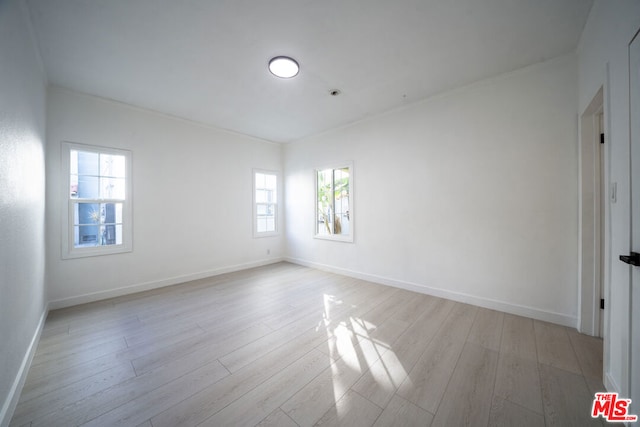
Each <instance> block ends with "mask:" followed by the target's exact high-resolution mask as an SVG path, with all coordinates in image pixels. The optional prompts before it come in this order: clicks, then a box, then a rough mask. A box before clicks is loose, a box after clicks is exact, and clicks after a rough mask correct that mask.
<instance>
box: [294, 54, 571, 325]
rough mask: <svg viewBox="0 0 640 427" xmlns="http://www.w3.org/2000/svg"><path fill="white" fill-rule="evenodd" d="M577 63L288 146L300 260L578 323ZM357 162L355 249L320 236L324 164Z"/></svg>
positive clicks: (549, 66) (467, 90) (529, 71)
mask: <svg viewBox="0 0 640 427" xmlns="http://www.w3.org/2000/svg"><path fill="white" fill-rule="evenodd" d="M576 71H577V69H576V58H575V56H573V55H571V56H566V57H562V58H558V59H555V60H552V61H550V62H546V63H541V64H537V65H534V66H531V67H528V68H526V69H522V70H520V71H517V72H514V73H510V74H507V75H502V76H499V77H497V78H493V79H490V80H486V81H483V82H480V83H477V84H475V85H472V86H469V87H464V88H461V89H458V90H455V91H452V92H449V93H446V94H443V95H442V96H438V97H435V98H432V99H429V100H426V101H423V102H420V103H417V104H414V105H411V106H408V107H406V108H404V109H401V110H397V111H393V112H390V113H388V114H386V115H383V116H379V117H375V118H373V119H370V120H367V121H363V122H359V123H356V124H354V125H352V126H348V127H345V128H342V129H338V130H335V131H331V132H328V133H325V134H322V135H319V136H315V137H311V138H308V139H305V140H302V141H300V142H296V143H294V144H290V145H287V146H286V147H285V174H286V181H285V186H286V196H285V199H286V201H285V203H286V208H287V222H286V233H287V243H288V247H287V256H288V257H289V259H291V260H294V261H297V262H300V263H303V264H308V265H314V266H319V267H324V268H328V269H332V270H336V271H342V272H343V273H347V274H351V275H355V276H360V277H366V278H368V279H370V280H376V281H379V282H382V283H388V284H392V285H397V286H401V287H407V288H411V289H415V290H420V291H423V292H427V293H432V294H436V295H441V296H445V297H448V298H453V299H456V300H461V301H468V302H471V303H474V304H479V305H483V306H487V307H493V308H497V309H501V310H505V311H509V312H515V313H520V314H524V315H528V316H532V317H536V318H542V319H546V320H550V321H553V322H557V323H561V324H566V325H570V326H574V327H575V326H576V315H577V295H578V290H577V227H578V223H577V218H578V215H577V193H578V192H577V178H578V174H577V173H578V172H577V170H578V169H577V168H578V162H577V110H576V103H577V81H576V80H577V79H576ZM344 160H353V162H354V172H355V194H354V197H355V200H354V207H353V209H352V211H353V215H354V217H355V218H354V220H355V242H354V243H353V244H349V243H339V242H332V241H325V240H319V239H314V238H313V229H314V225H313V219H314V211H313V210H314V201H313V199H314V193H313V169H314V168H315V167H320V166H325V165H331V164H332V162H342V161H344Z"/></svg>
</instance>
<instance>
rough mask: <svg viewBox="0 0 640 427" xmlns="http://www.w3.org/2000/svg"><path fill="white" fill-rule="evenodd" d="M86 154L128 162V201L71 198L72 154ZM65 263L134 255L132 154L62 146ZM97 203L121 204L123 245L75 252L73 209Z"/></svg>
mask: <svg viewBox="0 0 640 427" xmlns="http://www.w3.org/2000/svg"><path fill="white" fill-rule="evenodd" d="M72 150H78V151H87V152H93V153H101V154H114V155H120V156H124V158H125V198H124V199H101V198H97V199H84V200H83V199H73V198H71V197H70V195H69V190H70V188H71V151H72ZM61 155H62V159H61V160H62V161H61V166H62V168H61V174H62V179H61V180H60V181H61V183H62V189H61V194H62V211H61V212H62V215H61V216H62V235H61V237H62V238H61V241H62V259H73V258H84V257H91V256H100V255H110V254H118V253H125V252H131V251H132V250H133V209H132V205H133V200H132V199H133V192H132V188H133V185H132V177H133V175H132V157H133V156H132V153H131V151H129V150H122V149H117V148H109V147H100V146H96V145H87V144H80V143H75V142H67V141H64V142H62V150H61ZM87 200H88V201H90V202H94V203H112V202H113V203H122V244H120V245H104V246H91V247H81V248H76V247H75V245H74V205H75V204H77V203H79V202H86V201H87Z"/></svg>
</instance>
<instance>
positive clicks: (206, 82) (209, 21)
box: [27, 0, 592, 142]
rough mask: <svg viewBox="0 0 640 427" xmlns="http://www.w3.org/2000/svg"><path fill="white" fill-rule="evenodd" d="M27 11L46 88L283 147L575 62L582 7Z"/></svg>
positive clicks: (214, 4)
mask: <svg viewBox="0 0 640 427" xmlns="http://www.w3.org/2000/svg"><path fill="white" fill-rule="evenodd" d="M27 4H28V6H29V9H30V11H31V14H32V20H33V25H34V28H35V32H36V36H37V38H38V42H39V44H40V48H41V51H42V57H43V60H44V63H45V67H46V70H47V75H48V78H49V81H50V82H51V83H53V84H57V85H61V86H64V87H68V88H71V89H75V90H78V91H82V92H86V93H90V94H93V95H98V96H102V97H106V98H111V99H115V100H118V101H121V102H125V103H128V104H132V105H136V106H140V107H144V108H149V109H152V110H156V111H160V112H163V113H167V114H172V115H175V116H179V117H183V118H186V119H190V120H194V121H198V122H203V123H207V124H210V125H214V126H217V127H220V128H224V129H229V130H233V131H236V132H240V133H243V134H247V135H252V136H256V137H259V138H263V139H267V140H270V141H277V142H289V141H294V140H297V139H300V138H302V137H305V136H308V135H312V134H315V133H319V132H322V131H324V130H327V129H331V128H335V127H338V126H341V125H344V124H347V123H350V122H353V121H356V120H359V119H362V118H364V117H367V116H371V115H373V114H377V113H380V112H383V111H386V110H390V109H393V108H395V107H399V106H401V105H403V104H405V103H410V102H415V101H416V100H419V99H422V98H425V97H428V96H430V95H433V94H435V93H438V92H442V91H444V90H447V89H451V88H454V87H458V86H461V85H464V84H468V83H471V82H473V81H477V80H480V79H483V78H486V77H489V76H493V75H496V74H499V73H503V72H507V71H511V70H515V69H518V68H521V67H523V66H526V65H529V64H532V63H535V62H539V61H543V60H546V59H550V58H553V57H555V56H558V55H562V54H565V53H569V52H572V51H574V50H575V48H576V45H577V43H578V40H579V38H580V34H581V31H582V28H583V26H584V24H585V21H586V19H587V15H588V13H589V10H590V8H591V4H592V0H270V1H265V0H134V1H131V0H27ZM277 55H289V56H292V57H294V58H296V59H297V60H298V62H299V63H300V66H301V70H300V74H299V75H298V76H297V77H296V78H294V79H290V80H282V79H278V78H276V77H274V76H272V75H271V74H270V73H269V71H268V69H267V63H268V61H269V59H270V58H271V57H273V56H277ZM334 88H337V89H340V90H341V91H342V94H341V95H339V96H337V97H332V96H330V95H329V90H331V89H334Z"/></svg>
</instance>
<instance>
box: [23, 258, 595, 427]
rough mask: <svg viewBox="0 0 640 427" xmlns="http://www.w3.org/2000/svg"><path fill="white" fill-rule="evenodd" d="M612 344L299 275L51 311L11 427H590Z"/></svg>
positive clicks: (254, 276) (276, 272)
mask: <svg viewBox="0 0 640 427" xmlns="http://www.w3.org/2000/svg"><path fill="white" fill-rule="evenodd" d="M601 373H602V342H601V340H599V339H596V338H592V337H587V336H584V335H580V334H578V333H577V332H576V331H575V330H573V329H569V328H566V327H562V326H557V325H553V324H549V323H544V322H539V321H535V320H531V319H527V318H524V317H518V316H513V315H510V314H505V313H501V312H497V311H492V310H487V309H483V308H478V307H474V306H471V305H466V304H461V303H457V302H453V301H449V300H444V299H440V298H435V297H431V296H427V295H422V294H417V293H413V292H409V291H404V290H400V289H395V288H390V287H385V286H381V285H377V284H373V283H369V282H364V281H361V280H357V279H352V278H348V277H343V276H338V275H335V274H330V273H326V272H321V271H317V270H314V269H310V268H305V267H300V266H296V265H292V264H288V263H280V264H275V265H271V266H267V267H261V268H256V269H252V270H247V271H242V272H237V273H232V274H225V275H222V276H217V277H213V278H209V279H204V280H199V281H195V282H189V283H185V284H182V285H177V286H172V287H167V288H163V289H158V290H154V291H149V292H144V293H139V294H135V295H129V296H125V297H120V298H115V299H110V300H106V301H101V302H97V303H92V304H86V305H82V306H77V307H72V308H68V309H64V310H58V311H53V312H51V313H50V314H49V317H48V318H47V321H46V324H45V327H44V330H43V333H42V337H41V340H40V343H39V345H38V349H37V353H36V355H35V358H34V360H33V364H32V366H31V368H30V371H29V375H28V378H27V381H26V384H25V386H24V389H23V391H22V395H21V398H20V401H19V403H18V406H17V408H16V411H15V413H14V416H13V419H12V421H11V425H12V426H34V427H35V426H75V425H87V426H116V425H123V426H146V427H150V426H153V427H161V426H167V427H170V426H171V427H172V426H197V425H202V426H235V425H239V426H253V425H261V426H276V425H277V426H296V425H299V426H307V425H347V426H357V425H363V426H369V425H375V426H385V425H397V426H411V425H416V426H458V425H471V426H489V425H490V426H498V425H503V426H512V425H517V426H519V427H525V426H545V425H546V426H572V425H575V426H585V425H592V424H594V425H600V424H601V422H600V420H594V419H592V418H591V417H590V409H591V402H592V399H593V394H594V393H595V392H596V391H602V390H604V388H603V386H602V383H601V375H602V374H601Z"/></svg>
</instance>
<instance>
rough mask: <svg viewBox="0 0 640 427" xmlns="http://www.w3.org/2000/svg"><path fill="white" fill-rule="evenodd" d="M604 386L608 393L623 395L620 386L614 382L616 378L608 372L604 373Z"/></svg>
mask: <svg viewBox="0 0 640 427" xmlns="http://www.w3.org/2000/svg"><path fill="white" fill-rule="evenodd" d="M604 388H606V389H607V391H608V392H609V393H618V394H619V395H621V396H622V395H623V393H622V390H621V389H620V386H618V383H616V380H615V379H614V378H613V377H612V376H611V373H609V372H607V373H605V375H604Z"/></svg>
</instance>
